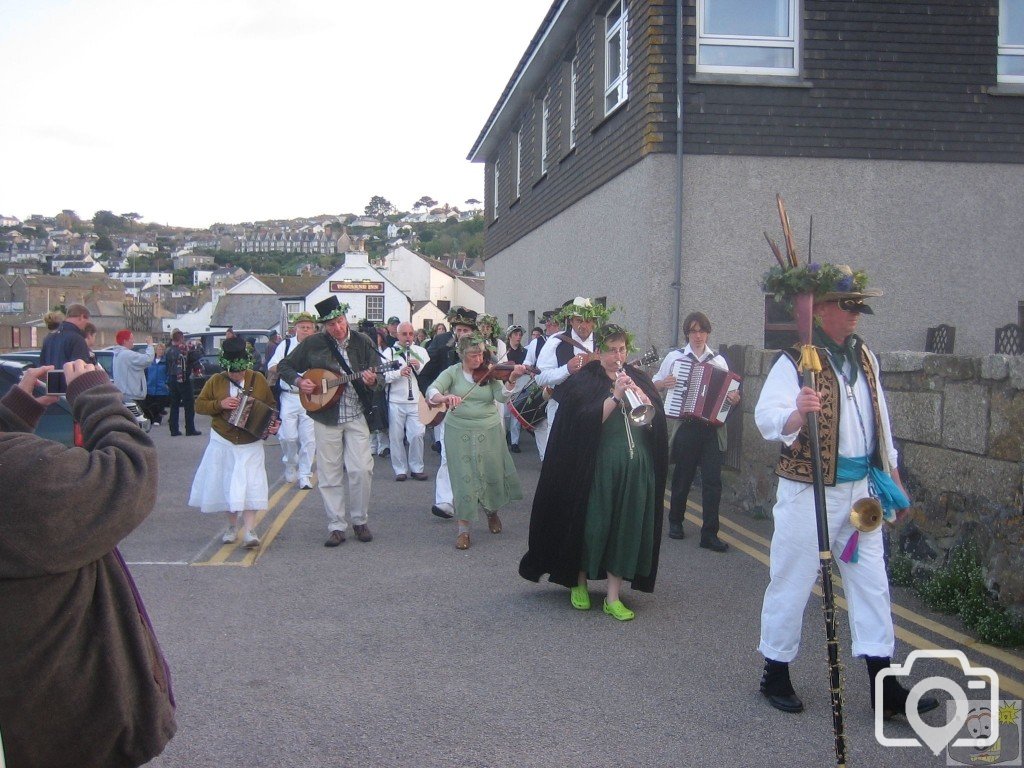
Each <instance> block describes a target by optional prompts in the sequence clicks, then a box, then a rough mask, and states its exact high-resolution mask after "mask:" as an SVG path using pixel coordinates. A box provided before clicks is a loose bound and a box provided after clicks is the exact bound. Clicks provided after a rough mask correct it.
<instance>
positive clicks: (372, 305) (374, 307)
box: [366, 296, 384, 323]
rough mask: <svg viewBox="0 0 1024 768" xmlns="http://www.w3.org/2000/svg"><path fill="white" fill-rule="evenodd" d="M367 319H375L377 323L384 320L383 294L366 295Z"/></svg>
mask: <svg viewBox="0 0 1024 768" xmlns="http://www.w3.org/2000/svg"><path fill="white" fill-rule="evenodd" d="M366 319H367V320H373V322H375V323H382V322H384V297H383V296H367V297H366Z"/></svg>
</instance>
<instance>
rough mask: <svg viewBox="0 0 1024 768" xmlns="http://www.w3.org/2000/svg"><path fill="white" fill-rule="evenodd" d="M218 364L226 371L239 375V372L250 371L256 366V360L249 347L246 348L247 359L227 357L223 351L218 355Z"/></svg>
mask: <svg viewBox="0 0 1024 768" xmlns="http://www.w3.org/2000/svg"><path fill="white" fill-rule="evenodd" d="M217 362H218V363H219V364H220V367H221V368H223V369H224V370H225V371H232V372H235V373H237V372H238V371H250V370H252V369H253V367H254V366H255V365H256V358H255V357H254V356H253V354H252V351H250V349H249V347H248V345H246V348H245V357H225V356H224V351H223V350H221V351H220V353H219V354H218V355H217Z"/></svg>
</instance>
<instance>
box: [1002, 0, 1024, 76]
mask: <svg viewBox="0 0 1024 768" xmlns="http://www.w3.org/2000/svg"><path fill="white" fill-rule="evenodd" d="M996 62H997V63H996V72H997V77H998V79H999V82H1001V83H1024V2H1022V0H999V55H998V57H997V58H996Z"/></svg>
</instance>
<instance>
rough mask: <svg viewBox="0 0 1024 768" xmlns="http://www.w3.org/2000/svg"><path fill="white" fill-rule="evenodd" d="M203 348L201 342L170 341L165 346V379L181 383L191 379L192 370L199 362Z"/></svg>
mask: <svg viewBox="0 0 1024 768" xmlns="http://www.w3.org/2000/svg"><path fill="white" fill-rule="evenodd" d="M203 354H204V350H203V347H202V345H201V344H199V345H189V346H186V345H185V344H181V345H180V346H179V345H178V344H174V343H172V344H171V345H170V346H169V347H168V348H167V354H166V355H164V360H166V361H167V381H168V382H177V383H179V384H182V383H184V382H186V381H190V380H191V379H192V372H193V371H194V370H195V369H196V366H197V365H200V364H201V361H202V359H203Z"/></svg>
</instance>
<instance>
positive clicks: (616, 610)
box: [604, 600, 636, 621]
mask: <svg viewBox="0 0 1024 768" xmlns="http://www.w3.org/2000/svg"><path fill="white" fill-rule="evenodd" d="M604 612H605V613H607V614H608V615H609V616H611V617H612V618H615V619H618V620H619V621H632V620H633V618H634V617H635V616H636V614H635V613H633V611H631V610H629V608H627V607H626V606H625V605H623V604H622V601H621V600H616V601H614V602H612V603H609V602H608V601H607V600H605V601H604Z"/></svg>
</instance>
